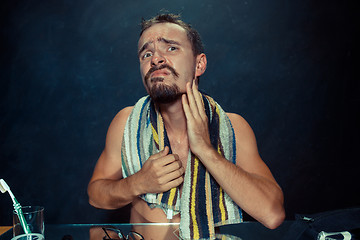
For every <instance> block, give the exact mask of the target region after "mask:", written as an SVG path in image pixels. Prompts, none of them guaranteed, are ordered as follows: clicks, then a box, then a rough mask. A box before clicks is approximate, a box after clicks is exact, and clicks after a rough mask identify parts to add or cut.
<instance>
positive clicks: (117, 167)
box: [88, 14, 285, 238]
mask: <svg viewBox="0 0 360 240" xmlns="http://www.w3.org/2000/svg"><path fill="white" fill-rule="evenodd" d="M142 27H143V29H142V32H141V35H140V39H139V42H138V55H139V61H140V72H141V77H142V80H143V84H144V86H145V88H146V90H147V92H148V93H149V95H150V98H143V99H142V100H141V103H140V104H139V103H137V104H136V105H135V107H134V106H133V107H127V108H124V109H122V110H121V111H120V112H119V113H118V114H117V115H116V117H115V118H114V119H113V121H112V123H111V125H110V127H109V130H108V133H107V137H106V146H105V149H104V151H103V152H102V154H101V156H100V158H99V160H98V162H97V164H96V167H95V170H94V173H93V176H92V178H91V180H90V183H89V186H88V194H89V202H90V204H91V205H93V206H95V207H98V208H104V209H117V208H121V207H123V206H125V205H127V204H129V203H131V204H132V208H131V216H130V221H131V222H180V221H183V219H185V218H186V219H187V221H189V224H190V225H191V227H188V228H190V231H191V233H190V237H189V238H201V237H202V236H207V235H202V236H199V234H200V235H201V234H202V232H203V231H204V230H202V229H201V228H202V227H201V224H202V223H201V222H202V221H206V222H207V225H206V224H205V227H208V228H207V230H209V231H210V232H211V227H209V226H210V225H211V224H212V225H211V226H212V227H214V223H215V225H216V226H217V225H221V224H224V223H233V222H240V221H241V219H240V218H241V213H240V215H236V209H235V208H236V207H240V208H241V209H242V210H244V211H246V212H247V213H248V214H249V215H251V216H252V217H253V218H255V219H256V220H258V221H259V222H261V223H262V224H263V225H264V226H266V227H268V228H271V229H274V228H276V227H278V226H279V225H280V224H281V223H282V221H283V220H284V217H285V213H284V208H283V194H282V191H281V188H280V187H279V186H278V184H277V183H276V181H275V179H274V178H273V176H272V174H271V172H270V170H269V169H268V167H267V166H266V165H265V163H264V162H263V161H262V159H261V158H260V156H259V153H258V150H257V145H256V140H255V136H254V134H253V131H252V129H251V128H250V126H249V125H248V124H247V122H246V121H245V120H244V119H243V118H242V117H241V116H239V115H237V114H234V113H224V114H222V110H221V107H220V106H219V105H218V104H217V103H216V102H214V101H213V100H212V99H211V98H210V97H208V96H205V95H203V94H201V93H200V92H199V91H198V84H199V77H200V76H201V75H202V74H203V73H204V72H205V70H206V65H207V59H206V55H205V54H204V53H203V47H202V43H201V40H200V37H199V34H198V33H197V32H196V31H195V30H194V29H193V28H191V26H190V25H188V24H186V23H184V22H182V21H181V20H180V19H179V18H178V16H175V15H172V14H163V15H159V16H157V17H155V18H153V19H150V20H148V21H144V22H143V26H142ZM139 102H140V101H139ZM144 108H146V110H144ZM162 125H163V126H162ZM149 126H150V127H149ZM147 129H149V130H147ZM223 129H225V130H223ZM147 131H148V133H147ZM226 131H227V132H226ZM232 134H233V135H232ZM144 135H146V136H144ZM147 135H149V136H150V138H151V140H148V139H147V138H148V137H147ZM228 135H229V136H228ZM232 136H233V139H232ZM143 139H145V140H143ZM229 139H230V140H229ZM132 142H134V143H132ZM144 142H146V144H148V145H146V144H144ZM144 156H146V159H144V158H145V157H144ZM230 158H232V159H233V160H231V159H230ZM190 165H191V166H190ZM124 168H125V169H124ZM185 172H186V173H185ZM187 172H189V173H187ZM124 174H125V175H126V176H124ZM197 174H203V175H202V177H198V176H196V177H198V178H197V179H196V177H193V176H194V175H197ZM209 176H210V177H209ZM124 177H125V178H124ZM184 179H185V182H184ZM187 179H189V180H187ZM200 181H203V182H201V184H202V183H204V184H205V185H206V184H207V185H206V186H207V187H206V186H205V190H203V189H202V187H203V186H199V185H201V184H200ZM189 186H190V187H189ZM209 189H211V193H209V191H210V190H209ZM200 193H201V194H203V196H204V198H206V200H203V199H202V196H200V195H197V194H200ZM216 193H219V195H218V196H220V198H223V199H224V203H219V204H218V205H219V208H220V209H222V210H221V211H222V212H221V211H220V210H219V214H220V215H222V216H220V217H219V218H218V217H217V216H216V215H217V214H216V212H217V209H216V207H217V206H214V205H216V204H214V202H213V201H215V200H216V201H217V199H219V197H213V196H214V194H216ZM164 194H169V195H168V196H170V197H169V198H167V200H166V202H164V201H163V200H162V198H163V197H164ZM186 197H188V198H189V199H190V200H189V201H188V199H187V198H186ZM170 198H171V201H173V202H171V203H170V200H168V199H170ZM230 198H231V199H232V200H231V199H230ZM148 199H152V200H148ZM176 199H178V201H176ZM180 199H181V200H180ZM184 199H185V200H184ZM191 199H192V200H191ZM194 199H195V200H194ZM209 199H210V200H209ZM229 199H230V200H229ZM208 200H209V201H210V202H209V206H210V207H209V206H208V202H207V201H208ZM191 201H194V202H191ZM203 201H204V203H205V202H206V204H202V202H203ZM168 202H169V203H168ZM189 202H190V203H189ZM199 202H200V203H199ZM225 202H226V204H228V205H226V206H225V205H224V204H225ZM163 203H164V204H163ZM167 204H168V205H167ZM203 205H206V206H203ZM196 206H198V207H196ZM234 206H235V207H234ZM182 208H183V209H182ZM184 208H187V210H184ZM230 208H232V209H235V210H231V211H233V212H235V215H234V216H236V217H229V216H230V215H226V214H231V213H224V211H225V210H224V209H226V210H228V209H230ZM196 209H200V210H199V211H203V212H202V213H201V214H200V215H201V216H198V215H199V214H198V215H196V214H197V213H196V211H197V210H196ZM201 209H202V210H201ZM188 210H189V211H188ZM220 212H221V213H220ZM209 215H214V218H213V217H212V216H211V217H209ZM202 216H205V217H203V218H206V219H200V218H201V217H202ZM198 218H199V219H198ZM232 218H238V219H235V220H234V219H232ZM189 219H190V220H189ZM215 219H220V220H215ZM184 221H185V220H184ZM209 224H210V225H209ZM194 226H195V227H196V228H194ZM180 228H181V227H180ZM184 229H185V228H184ZM180 230H181V229H180ZM207 230H206V231H207ZM184 231H186V230H184ZM193 231H194V232H195V233H193ZM184 235H186V234H184ZM210 235H211V237H212V236H213V232H212V233H210ZM185 238H186V236H185Z"/></svg>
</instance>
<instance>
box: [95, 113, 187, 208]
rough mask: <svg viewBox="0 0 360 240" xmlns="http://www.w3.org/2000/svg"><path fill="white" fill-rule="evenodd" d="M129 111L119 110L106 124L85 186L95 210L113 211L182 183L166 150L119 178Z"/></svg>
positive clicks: (174, 160)
mask: <svg viewBox="0 0 360 240" xmlns="http://www.w3.org/2000/svg"><path fill="white" fill-rule="evenodd" d="M131 110H132V107H128V108H124V109H123V110H121V111H120V112H119V113H118V114H117V115H116V117H115V118H114V119H113V121H112V123H111V124H110V127H109V130H108V133H107V136H106V145H105V149H104V151H103V152H102V154H101V156H100V158H99V160H98V162H97V163H96V166H95V169H94V172H93V176H92V178H91V180H90V182H89V185H88V195H89V203H90V204H91V205H93V206H94V207H97V208H104V209H117V208H120V207H123V206H125V205H127V204H129V203H131V202H132V201H133V200H134V199H135V198H136V197H138V196H140V195H141V194H145V193H159V192H165V191H167V190H169V189H171V188H173V187H176V186H178V185H180V184H181V183H182V182H183V174H184V172H185V170H184V168H183V167H182V165H181V161H179V157H178V156H177V155H176V154H168V153H169V148H168V147H166V148H165V149H164V150H163V151H161V152H159V153H157V154H154V155H152V156H150V158H149V159H148V160H147V161H146V162H145V164H144V165H143V167H142V169H141V170H140V171H139V172H137V173H135V174H133V175H131V176H129V177H127V178H122V177H123V176H122V169H121V145H122V137H123V133H124V129H125V125H126V121H127V119H128V117H129V115H130V113H131Z"/></svg>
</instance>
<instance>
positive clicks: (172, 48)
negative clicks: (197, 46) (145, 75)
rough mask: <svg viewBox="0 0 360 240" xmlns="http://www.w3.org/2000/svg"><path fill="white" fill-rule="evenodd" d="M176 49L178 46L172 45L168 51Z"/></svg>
mask: <svg viewBox="0 0 360 240" xmlns="http://www.w3.org/2000/svg"><path fill="white" fill-rule="evenodd" d="M176 49H177V47H174V46H171V47H169V48H168V51H170V52H172V51H175V50H176Z"/></svg>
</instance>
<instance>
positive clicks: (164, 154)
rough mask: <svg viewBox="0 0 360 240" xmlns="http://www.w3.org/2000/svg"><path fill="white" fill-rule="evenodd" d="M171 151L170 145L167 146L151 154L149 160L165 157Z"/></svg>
mask: <svg viewBox="0 0 360 240" xmlns="http://www.w3.org/2000/svg"><path fill="white" fill-rule="evenodd" d="M169 151H170V149H169V147H168V146H165V148H164V149H163V150H162V151H160V152H158V153H155V154H153V155H151V156H150V157H149V160H150V159H158V158H162V157H165V156H166V155H168V154H169Z"/></svg>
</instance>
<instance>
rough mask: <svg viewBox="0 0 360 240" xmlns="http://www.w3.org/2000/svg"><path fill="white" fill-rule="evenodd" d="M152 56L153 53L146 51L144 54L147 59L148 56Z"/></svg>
mask: <svg viewBox="0 0 360 240" xmlns="http://www.w3.org/2000/svg"><path fill="white" fill-rule="evenodd" d="M151 56H152V54H151V53H149V52H148V53H145V54H144V55H143V58H144V59H145V58H148V57H151Z"/></svg>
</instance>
